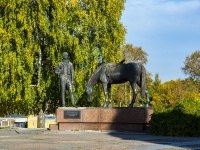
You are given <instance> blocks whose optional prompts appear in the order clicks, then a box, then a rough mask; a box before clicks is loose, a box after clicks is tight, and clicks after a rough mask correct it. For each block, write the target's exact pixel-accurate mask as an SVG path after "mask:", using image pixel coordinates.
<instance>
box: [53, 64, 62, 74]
mask: <svg viewBox="0 0 200 150" xmlns="http://www.w3.org/2000/svg"><path fill="white" fill-rule="evenodd" d="M61 69H62V66H61V63H59V65H58V66H57V67H56V69H55V73H56V74H57V75H60V74H61Z"/></svg>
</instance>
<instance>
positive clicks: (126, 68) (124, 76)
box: [86, 60, 149, 107]
mask: <svg viewBox="0 0 200 150" xmlns="http://www.w3.org/2000/svg"><path fill="white" fill-rule="evenodd" d="M124 61H125V60H122V61H121V62H120V63H118V64H114V63H105V64H102V65H100V66H99V67H98V68H97V69H96V70H95V71H94V72H93V73H92V75H91V76H90V78H89V80H88V83H87V86H86V93H87V99H88V101H89V102H92V94H93V88H94V85H95V84H97V83H101V84H102V86H103V90H104V95H105V102H104V104H103V107H109V105H110V103H111V84H120V83H125V82H127V81H129V83H130V85H131V88H132V90H133V99H132V101H131V103H130V105H129V107H133V104H134V103H135V99H136V97H137V91H138V90H137V85H138V86H139V87H140V88H141V97H142V98H146V99H147V103H146V107H148V106H149V98H148V93H147V89H146V70H145V68H144V66H143V65H141V64H138V63H135V62H130V63H127V64H124V63H123V62H124Z"/></svg>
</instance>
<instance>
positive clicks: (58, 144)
mask: <svg viewBox="0 0 200 150" xmlns="http://www.w3.org/2000/svg"><path fill="white" fill-rule="evenodd" d="M18 149H20V150H71V149H72V150H112V149H113V150H124V149H127V150H129V149H130V150H171V149H174V150H178V149H196V150H197V149H200V137H199V138H191V137H170V136H154V135H151V134H145V133H130V132H101V131H49V130H46V129H23V128H19V129H15V130H14V129H12V130H5V129H4V130H2V129H1V130H0V150H18Z"/></svg>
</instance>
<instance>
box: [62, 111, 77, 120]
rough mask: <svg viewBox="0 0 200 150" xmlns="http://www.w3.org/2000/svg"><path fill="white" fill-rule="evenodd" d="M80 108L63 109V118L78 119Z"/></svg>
mask: <svg viewBox="0 0 200 150" xmlns="http://www.w3.org/2000/svg"><path fill="white" fill-rule="evenodd" d="M80 114H81V111H80V110H65V111H64V119H80V116H81V115H80Z"/></svg>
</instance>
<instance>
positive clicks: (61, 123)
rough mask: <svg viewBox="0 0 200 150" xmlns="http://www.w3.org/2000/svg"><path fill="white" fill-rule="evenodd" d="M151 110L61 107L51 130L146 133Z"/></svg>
mask: <svg viewBox="0 0 200 150" xmlns="http://www.w3.org/2000/svg"><path fill="white" fill-rule="evenodd" d="M152 114H153V109H151V108H127V107H126V108H125V107H123V108H122V107H119V108H102V107H99V108H98V107H79V108H73V107H59V108H58V109H57V111H56V121H57V123H58V124H57V125H51V126H50V129H51V130H110V131H112V130H115V131H132V132H143V131H146V128H147V126H148V123H149V121H150V119H151V115H152Z"/></svg>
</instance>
